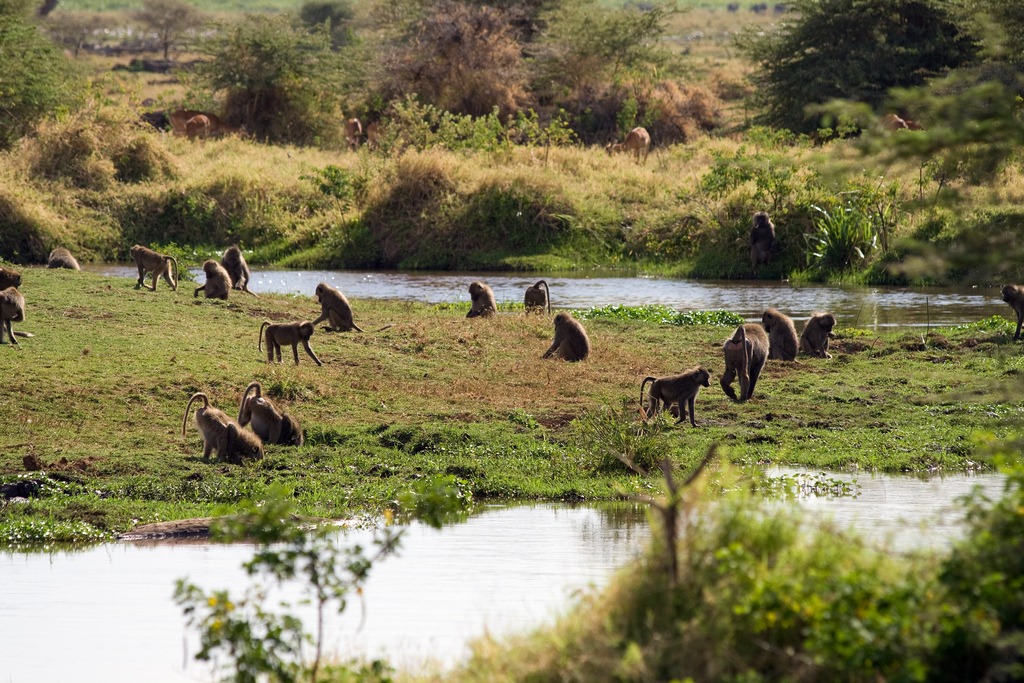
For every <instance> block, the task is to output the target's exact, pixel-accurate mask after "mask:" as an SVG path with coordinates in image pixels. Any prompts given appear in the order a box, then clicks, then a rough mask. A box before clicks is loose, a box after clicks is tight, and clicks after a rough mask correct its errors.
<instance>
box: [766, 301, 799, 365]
mask: <svg viewBox="0 0 1024 683" xmlns="http://www.w3.org/2000/svg"><path fill="white" fill-rule="evenodd" d="M761 324H762V325H764V331H765V332H767V333H768V358H770V359H773V360H796V353H797V349H798V346H799V342H798V340H797V336H796V326H795V325H793V320H792V318H790V317H789V316H788V315H785V314H784V313H780V312H779V311H777V310H776V309H774V308H769V309H768V310H766V311H765V312H764V313H762V314H761Z"/></svg>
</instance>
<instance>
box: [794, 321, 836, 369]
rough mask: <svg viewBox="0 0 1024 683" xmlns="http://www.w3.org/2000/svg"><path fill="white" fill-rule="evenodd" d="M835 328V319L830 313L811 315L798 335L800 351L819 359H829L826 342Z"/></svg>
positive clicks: (830, 355)
mask: <svg viewBox="0 0 1024 683" xmlns="http://www.w3.org/2000/svg"><path fill="white" fill-rule="evenodd" d="M835 326H836V317H835V316H834V315H832V314H831V313H812V314H811V317H810V318H809V319H808V320H807V322H806V323H805V324H804V331H803V332H801V333H800V351H801V352H802V353H806V354H809V355H812V356H818V357H819V358H831V357H832V354H830V353H829V352H828V340H829V338H830V337H831V336H832V328H833V327H835Z"/></svg>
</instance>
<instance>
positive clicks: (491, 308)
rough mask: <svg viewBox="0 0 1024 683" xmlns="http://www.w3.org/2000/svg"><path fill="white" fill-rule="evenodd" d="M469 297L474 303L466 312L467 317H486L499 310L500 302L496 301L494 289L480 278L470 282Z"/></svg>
mask: <svg viewBox="0 0 1024 683" xmlns="http://www.w3.org/2000/svg"><path fill="white" fill-rule="evenodd" d="M469 298H470V300H471V301H472V302H473V305H472V306H471V307H470V309H469V313H467V314H466V317H467V318H476V317H477V316H483V317H485V318H486V317H488V316H491V315H494V312H495V311H497V310H498V304H497V303H495V301H494V291H493V290H492V289H491V288H490V287H488V286H487V285H485V284H484V283H482V282H480V281H479V280H477V281H475V282H471V283H469Z"/></svg>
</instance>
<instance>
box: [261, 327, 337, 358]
mask: <svg viewBox="0 0 1024 683" xmlns="http://www.w3.org/2000/svg"><path fill="white" fill-rule="evenodd" d="M264 328H266V330H267V332H266V341H267V361H268V362H270V363H273V362H274V356H275V355H276V356H277V362H278V363H280V362H281V346H283V345H288V344H290V345H291V347H292V355H293V356H294V357H295V364H296V365H298V364H299V343H301V344H302V348H304V349H306V354H307V355H308V356H309V357H310V358H312V359H313V361H314V362H315V363H316V364H317V365H323V363H321V362H320V359H319V358H317V357H316V354H315V353H313V349H311V348H310V347H309V338H310V337H312V336H313V331H314V329H315V328H314V327H313V323H311V322H308V321H303V322H300V323H277V324H275V323H272V322H270V321H268V320H267V321H264V322H263V324H262V325H260V342H259V343H258V344H257V345H256V346H257V348H259V349H260V350H262V349H263V346H262V344H263V338H264V333H263V330H264Z"/></svg>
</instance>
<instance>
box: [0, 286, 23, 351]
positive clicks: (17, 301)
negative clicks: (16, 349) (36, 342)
mask: <svg viewBox="0 0 1024 683" xmlns="http://www.w3.org/2000/svg"><path fill="white" fill-rule="evenodd" d="M23 320H25V297H24V296H22V295H21V292H19V291H18V289H17V288H16V287H8V288H7V289H3V290H0V344H6V343H7V342H5V341H4V331H5V330H6V332H7V336H8V337H10V338H11V344H13V345H15V346H18V345H19V344H18V340H17V339H15V338H14V335H15V334H18V335H20V336H22V337H27V336H29V335H28V334H25V333H22V332H17V333H16V332H15V331H14V330H13V329H12V327H11V323H12V322H16V323H20V322H22V321H23Z"/></svg>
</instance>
